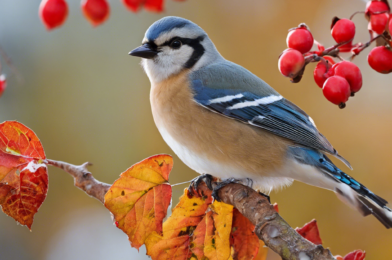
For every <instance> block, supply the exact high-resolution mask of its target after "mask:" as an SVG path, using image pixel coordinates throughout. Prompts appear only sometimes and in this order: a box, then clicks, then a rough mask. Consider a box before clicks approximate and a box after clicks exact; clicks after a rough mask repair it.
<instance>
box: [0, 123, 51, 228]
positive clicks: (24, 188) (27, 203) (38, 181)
mask: <svg viewBox="0 0 392 260" xmlns="http://www.w3.org/2000/svg"><path fill="white" fill-rule="evenodd" d="M44 159H46V157H45V153H44V150H43V147H42V144H41V142H40V141H39V139H38V137H37V136H36V135H35V134H34V132H33V131H31V130H30V129H29V128H27V127H25V126H24V125H22V124H20V123H18V122H15V121H8V122H4V123H2V124H0V205H1V206H2V209H3V212H4V213H5V214H7V215H9V216H11V217H12V218H14V219H15V220H16V221H18V222H19V223H21V224H22V225H26V226H27V227H28V228H29V229H31V225H32V224H33V219H34V215H35V213H37V211H38V209H39V207H40V206H41V205H42V203H43V201H44V200H45V198H46V194H47V192H48V172H47V167H46V165H45V164H43V163H42V161H43V160H44Z"/></svg>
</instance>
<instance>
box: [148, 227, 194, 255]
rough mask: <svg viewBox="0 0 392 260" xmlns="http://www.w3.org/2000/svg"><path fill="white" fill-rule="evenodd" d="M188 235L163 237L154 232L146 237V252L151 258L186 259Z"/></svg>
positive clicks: (188, 252) (188, 253) (188, 251)
mask: <svg viewBox="0 0 392 260" xmlns="http://www.w3.org/2000/svg"><path fill="white" fill-rule="evenodd" d="M189 241H190V239H189V235H183V236H179V237H173V238H167V239H163V238H162V237H161V236H159V235H158V234H157V233H156V232H154V233H152V234H150V236H148V238H147V239H146V248H147V254H148V255H149V256H151V258H152V259H153V260H168V259H170V260H186V259H189V257H190V250H189Z"/></svg>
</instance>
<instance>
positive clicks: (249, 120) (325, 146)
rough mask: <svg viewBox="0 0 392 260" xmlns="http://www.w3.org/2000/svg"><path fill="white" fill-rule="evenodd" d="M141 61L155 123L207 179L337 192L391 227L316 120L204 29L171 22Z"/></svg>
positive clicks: (158, 29) (147, 39) (154, 30)
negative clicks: (230, 57)
mask: <svg viewBox="0 0 392 260" xmlns="http://www.w3.org/2000/svg"><path fill="white" fill-rule="evenodd" d="M129 54H130V55H131V56H135V57H140V58H142V59H141V66H142V68H143V69H144V71H145V73H146V74H147V76H148V78H149V80H150V83H151V90H150V103H151V110H152V115H153V118H154V122H155V124H156V126H157V128H158V130H159V132H160V134H161V136H162V137H163V139H164V140H165V142H166V143H167V144H168V146H169V147H170V148H171V149H172V150H173V151H174V153H175V154H176V155H177V156H178V157H179V158H180V159H181V160H182V161H183V162H184V163H185V164H186V165H187V166H188V167H190V168H191V169H193V170H194V171H196V172H197V173H199V174H201V176H205V175H206V174H208V175H213V176H215V177H217V178H220V179H221V180H227V179H235V180H246V179H247V180H251V181H252V183H253V186H252V187H253V188H254V189H256V190H259V191H262V192H265V193H267V192H270V191H271V190H272V189H280V188H283V187H286V186H289V185H291V184H292V183H293V181H294V180H297V181H300V182H303V183H307V184H309V185H313V186H317V187H320V188H324V189H327V190H331V191H333V192H335V194H336V195H337V197H338V198H339V199H340V200H342V201H343V202H344V203H346V204H348V205H349V206H351V207H352V208H354V209H356V210H358V211H359V212H360V213H361V214H362V215H363V216H367V215H371V214H372V215H374V216H375V217H376V218H377V219H378V220H379V221H380V222H381V223H382V224H383V225H384V226H385V227H386V228H391V227H392V212H391V209H389V208H388V207H387V203H388V202H387V201H386V200H385V199H383V198H381V197H379V196H377V195H376V194H374V193H373V192H371V191H370V190H369V189H368V188H366V187H365V186H364V185H362V184H361V183H359V182H358V181H356V180H355V179H353V178H352V177H350V176H349V175H348V174H346V173H344V172H343V171H342V170H340V169H339V168H338V167H337V166H335V165H334V164H333V163H332V161H331V160H330V159H329V158H328V157H327V155H332V156H334V157H336V158H338V159H340V160H341V161H342V162H343V163H345V164H346V165H347V166H348V167H349V168H350V169H352V167H351V165H350V164H349V162H348V161H347V160H345V159H344V158H343V157H342V156H341V155H340V154H339V153H338V152H337V151H336V150H335V149H334V148H333V146H332V145H331V143H330V142H329V141H328V140H327V138H326V137H324V136H323V135H322V134H321V133H320V132H319V130H318V129H317V127H316V125H315V123H314V121H313V119H312V118H311V117H310V116H308V115H307V114H306V113H305V112H304V111H303V110H302V109H300V108H299V107H298V106H296V105H295V104H293V103H292V102H290V101H289V100H287V99H285V98H284V97H283V96H282V95H280V94H279V93H278V92H277V91H276V90H274V89H273V88H272V87H271V86H269V85H268V84H267V83H266V82H265V81H263V80H262V79H260V78H259V77H257V76H256V75H254V74H253V73H251V72H250V71H249V70H247V69H245V68H244V67H242V66H240V65H237V64H235V63H233V62H230V61H228V60H226V59H225V58H223V56H222V55H221V54H220V53H219V51H218V50H217V48H216V47H215V45H214V43H213V42H212V41H211V39H210V38H209V36H208V35H207V33H206V32H205V31H204V30H203V29H202V28H201V27H199V26H198V25H197V24H195V23H193V22H191V21H189V20H187V19H184V18H181V17H174V16H168V17H164V18H162V19H160V20H158V21H156V22H155V23H153V24H152V25H151V26H150V27H149V28H148V29H147V31H146V33H145V36H144V38H143V40H142V45H141V46H139V47H137V48H136V49H134V50H132V51H131V52H130V53H129Z"/></svg>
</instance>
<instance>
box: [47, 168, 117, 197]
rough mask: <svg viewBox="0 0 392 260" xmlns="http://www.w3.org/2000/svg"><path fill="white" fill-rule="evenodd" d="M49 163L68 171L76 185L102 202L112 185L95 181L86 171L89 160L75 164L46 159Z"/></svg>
mask: <svg viewBox="0 0 392 260" xmlns="http://www.w3.org/2000/svg"><path fill="white" fill-rule="evenodd" d="M46 161H47V163H48V164H49V165H52V166H55V167H57V168H60V169H62V170H64V171H65V172H68V173H69V174H71V175H72V177H73V178H74V184H75V186H76V187H78V188H79V189H81V190H82V191H84V192H86V193H87V194H88V195H89V196H91V197H93V198H96V199H97V200H99V201H100V202H102V204H103V203H104V202H105V194H106V192H108V190H109V189H110V187H111V186H112V185H110V184H107V183H103V182H100V181H97V180H96V179H95V178H94V177H93V175H92V174H91V172H89V171H88V169H87V166H91V165H92V164H91V163H89V162H86V163H83V164H82V165H79V166H76V165H73V164H69V163H66V162H60V161H54V160H46Z"/></svg>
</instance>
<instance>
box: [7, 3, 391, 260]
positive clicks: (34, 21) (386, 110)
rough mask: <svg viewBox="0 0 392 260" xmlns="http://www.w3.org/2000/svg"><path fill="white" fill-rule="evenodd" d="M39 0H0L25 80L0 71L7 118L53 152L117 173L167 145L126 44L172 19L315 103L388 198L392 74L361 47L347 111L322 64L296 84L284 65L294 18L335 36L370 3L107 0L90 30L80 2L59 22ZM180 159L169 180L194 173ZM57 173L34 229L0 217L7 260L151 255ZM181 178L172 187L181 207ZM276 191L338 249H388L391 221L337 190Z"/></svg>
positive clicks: (311, 109)
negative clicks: (44, 19)
mask: <svg viewBox="0 0 392 260" xmlns="http://www.w3.org/2000/svg"><path fill="white" fill-rule="evenodd" d="M39 2H40V1H39V0H29V1H26V0H0V45H1V46H2V47H3V48H4V50H5V51H6V52H7V53H8V55H9V56H10V57H11V58H12V60H13V62H14V64H15V66H16V67H17V68H18V70H19V71H20V74H21V76H22V77H23V82H18V81H17V80H16V78H15V76H12V75H11V72H10V69H9V68H5V71H4V72H5V73H7V74H8V75H9V82H8V89H7V90H6V92H5V94H4V95H3V96H2V97H1V99H0V121H5V120H18V121H20V122H22V123H24V124H25V125H27V126H28V127H30V128H31V129H33V130H34V131H35V132H36V134H37V135H38V136H39V138H40V139H41V141H42V143H43V145H44V148H45V151H46V154H47V156H48V158H51V159H57V160H64V161H67V162H71V163H74V164H81V163H83V162H85V161H90V162H93V163H94V166H93V167H92V168H91V170H92V172H93V173H94V175H95V177H96V178H97V179H99V180H101V181H104V182H108V183H112V182H113V181H114V180H115V179H117V178H118V176H119V174H120V173H121V172H122V171H124V170H125V169H127V168H128V167H130V166H131V165H132V164H134V163H136V162H138V161H140V160H142V159H144V158H146V157H148V156H151V155H154V154H158V153H169V154H172V155H173V152H172V151H171V150H170V148H169V147H168V146H167V145H166V144H165V142H164V141H163V139H162V138H161V136H160V135H159V133H158V131H157V129H156V127H155V125H154V122H153V119H152V115H151V111H150V104H149V90H150V86H149V81H148V78H147V77H146V76H145V74H144V73H143V71H142V69H141V67H140V65H139V60H138V59H137V58H131V57H129V56H128V55H127V53H128V52H129V51H130V50H132V49H133V48H135V47H137V46H138V45H139V44H140V42H141V40H142V38H143V34H144V32H145V30H146V29H147V28H148V26H149V25H150V24H152V23H153V22H154V21H156V20H157V19H159V18H161V17H163V16H166V15H176V16H182V17H185V18H188V19H190V20H192V21H194V22H196V23H198V24H199V25H200V26H201V27H203V28H204V29H205V30H206V31H207V32H208V33H209V35H210V37H211V38H212V40H213V41H214V43H215V44H216V46H217V48H218V49H219V51H220V52H221V53H222V55H223V56H224V57H226V58H227V59H229V60H231V61H234V62H236V63H238V64H240V65H242V66H244V67H246V68H248V69H249V70H250V71H252V72H253V73H255V74H256V75H258V76H259V77H261V78H263V79H264V80H265V81H267V82H268V83H269V84H271V85H272V86H273V87H274V88H275V89H277V90H278V91H279V92H280V93H281V94H282V95H284V96H285V97H286V98H288V99H290V100H291V101H293V102H294V103H296V104H297V105H299V106H300V107H301V108H303V109H304V110H305V111H307V112H308V113H309V114H310V115H311V116H312V117H313V119H314V120H315V121H316V124H317V126H318V128H319V129H320V130H321V131H322V132H323V134H324V135H325V136H327V137H328V138H329V140H330V141H331V143H332V144H334V146H335V148H336V149H337V150H339V152H340V153H341V154H342V155H344V156H345V157H346V158H347V159H348V160H349V161H350V162H351V164H352V165H353V166H354V169H355V170H354V171H353V172H349V170H348V169H347V168H345V167H344V165H342V164H341V163H340V162H337V161H336V160H335V162H336V163H337V165H338V166H340V167H343V169H344V170H346V171H348V172H349V173H350V174H352V175H353V176H354V177H355V178H357V179H358V180H359V181H361V182H363V183H364V184H366V185H367V186H368V187H369V188H370V189H372V190H373V191H374V192H376V193H377V194H379V195H381V196H382V197H384V198H385V199H387V200H389V201H392V159H391V147H392V139H391V129H392V117H391V115H392V102H391V96H392V75H381V74H378V73H376V72H374V71H372V70H371V68H370V67H369V66H368V65H367V62H366V55H367V53H368V51H365V52H364V53H363V55H361V56H359V57H358V58H356V60H355V62H356V63H357V64H358V66H359V67H360V68H361V70H362V72H363V76H364V86H363V89H362V90H361V91H360V92H359V93H358V94H357V95H356V96H355V98H352V99H350V101H349V102H348V104H347V105H348V106H347V108H346V109H344V110H340V109H338V108H337V107H336V106H334V105H332V104H331V103H329V102H328V101H327V100H326V99H325V98H324V97H323V95H322V92H321V90H320V89H319V88H318V87H317V85H316V84H315V83H314V82H313V76H312V69H313V66H314V65H310V67H309V69H308V70H307V72H306V73H305V76H304V79H303V81H302V82H301V83H300V84H291V83H290V82H289V80H288V79H286V78H284V77H283V76H281V75H280V73H279V71H278V68H277V62H278V56H279V54H280V53H281V52H282V51H283V50H284V49H285V48H286V43H285V40H286V35H287V30H288V29H289V28H292V27H295V26H297V25H298V24H299V23H301V22H305V23H307V24H308V25H309V26H310V28H311V30H312V32H313V35H314V36H315V38H316V39H317V40H318V41H320V42H322V43H324V44H325V45H326V46H331V45H332V44H333V43H334V42H333V39H332V37H331V36H330V33H329V27H330V21H331V19H332V17H333V16H339V17H349V16H350V15H351V14H352V13H354V12H355V11H359V10H363V9H364V6H365V3H364V1H361V0H346V1H341V0H317V1H309V0H275V1H272V0H243V1H239V0H215V1H211V0H187V1H185V2H181V3H180V2H173V1H171V0H167V3H166V8H165V12H164V13H161V14H154V13H147V12H145V11H142V12H140V13H137V14H133V13H130V12H128V11H127V10H126V9H125V8H124V7H123V6H122V4H121V2H120V1H119V0H111V1H110V4H111V8H112V9H111V17H110V19H109V20H108V21H107V22H106V23H104V24H103V25H102V26H100V27H98V28H92V27H91V26H90V24H89V23H88V22H87V21H86V20H85V19H84V18H83V16H82V14H81V11H80V7H79V4H80V3H79V1H76V0H75V1H74V0H69V1H68V3H69V5H70V15H69V18H68V20H67V22H66V23H65V25H64V26H62V27H61V28H59V29H57V30H54V31H52V32H47V31H46V30H45V28H44V26H43V24H42V23H41V22H40V20H39V18H38V15H37V12H38V6H39ZM354 21H355V22H356V24H357V37H356V41H367V40H368V33H367V22H366V21H365V19H364V18H363V17H362V16H357V17H356V18H355V19H354ZM2 64H4V61H2ZM174 158H175V167H174V170H173V172H172V174H171V176H170V181H171V183H172V184H174V183H178V182H184V181H188V180H190V179H192V178H194V177H196V173H195V172H193V171H191V170H190V169H188V168H187V167H186V166H185V165H184V164H183V163H182V162H181V161H180V160H179V159H178V158H177V157H176V156H174ZM49 175H50V188H49V193H48V197H47V200H46V201H45V202H44V204H43V206H42V207H41V208H40V210H39V212H38V214H37V215H36V217H35V222H34V225H33V232H29V231H28V229H27V228H25V227H20V226H17V225H16V223H15V221H14V220H13V219H11V218H9V217H7V216H5V215H4V214H3V213H1V214H0V259H4V260H8V259H30V260H38V259H39V260H42V259H44V260H63V259H64V260H70V259H95V260H98V259H147V257H146V256H145V250H144V249H143V248H142V249H141V250H140V253H138V252H137V251H136V250H135V249H132V248H131V247H130V245H129V243H128V240H127V237H126V236H125V235H124V234H123V233H122V232H121V231H120V230H118V229H116V228H115V226H114V225H113V223H112V221H111V217H110V214H109V213H108V211H107V210H106V209H105V208H104V207H103V206H102V205H101V204H100V203H99V202H98V201H96V200H95V199H92V198H90V197H88V196H86V194H84V193H83V192H81V191H80V190H78V189H77V188H75V187H74V186H73V180H72V179H71V177H70V176H68V175H67V174H66V173H65V172H62V171H60V170H58V169H54V168H50V169H49ZM184 188H185V185H182V186H177V187H174V192H173V194H174V199H173V202H174V203H176V202H177V201H178V199H177V198H178V197H179V196H180V195H181V194H182V192H183V189H184ZM272 201H274V202H278V203H279V207H280V211H281V214H282V216H283V217H284V218H285V219H286V220H287V221H288V223H290V225H292V226H293V227H297V226H302V225H303V224H304V223H305V222H308V221H310V220H311V219H313V218H316V219H317V220H318V223H319V227H320V232H321V235H322V238H323V242H324V245H325V246H327V247H329V248H330V249H331V250H332V252H333V253H334V254H341V255H345V254H346V253H348V252H350V251H352V250H354V249H364V250H366V251H367V253H368V256H369V257H368V258H369V259H378V260H383V259H392V251H391V250H390V246H391V245H392V231H390V230H389V231H388V230H386V229H385V228H384V227H383V226H382V225H381V224H379V223H378V221H376V220H375V219H374V218H372V217H367V218H363V217H361V216H360V214H358V213H357V212H356V211H354V210H351V209H350V208H348V207H347V206H346V205H344V204H343V203H341V202H340V201H339V200H338V199H337V198H336V196H335V195H334V194H333V193H332V192H329V191H325V190H321V189H318V188H314V187H311V186H308V185H305V184H301V183H298V182H296V183H294V185H293V186H292V187H290V188H288V189H285V190H283V191H280V192H273V193H272ZM270 259H276V257H273V256H271V257H270Z"/></svg>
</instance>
